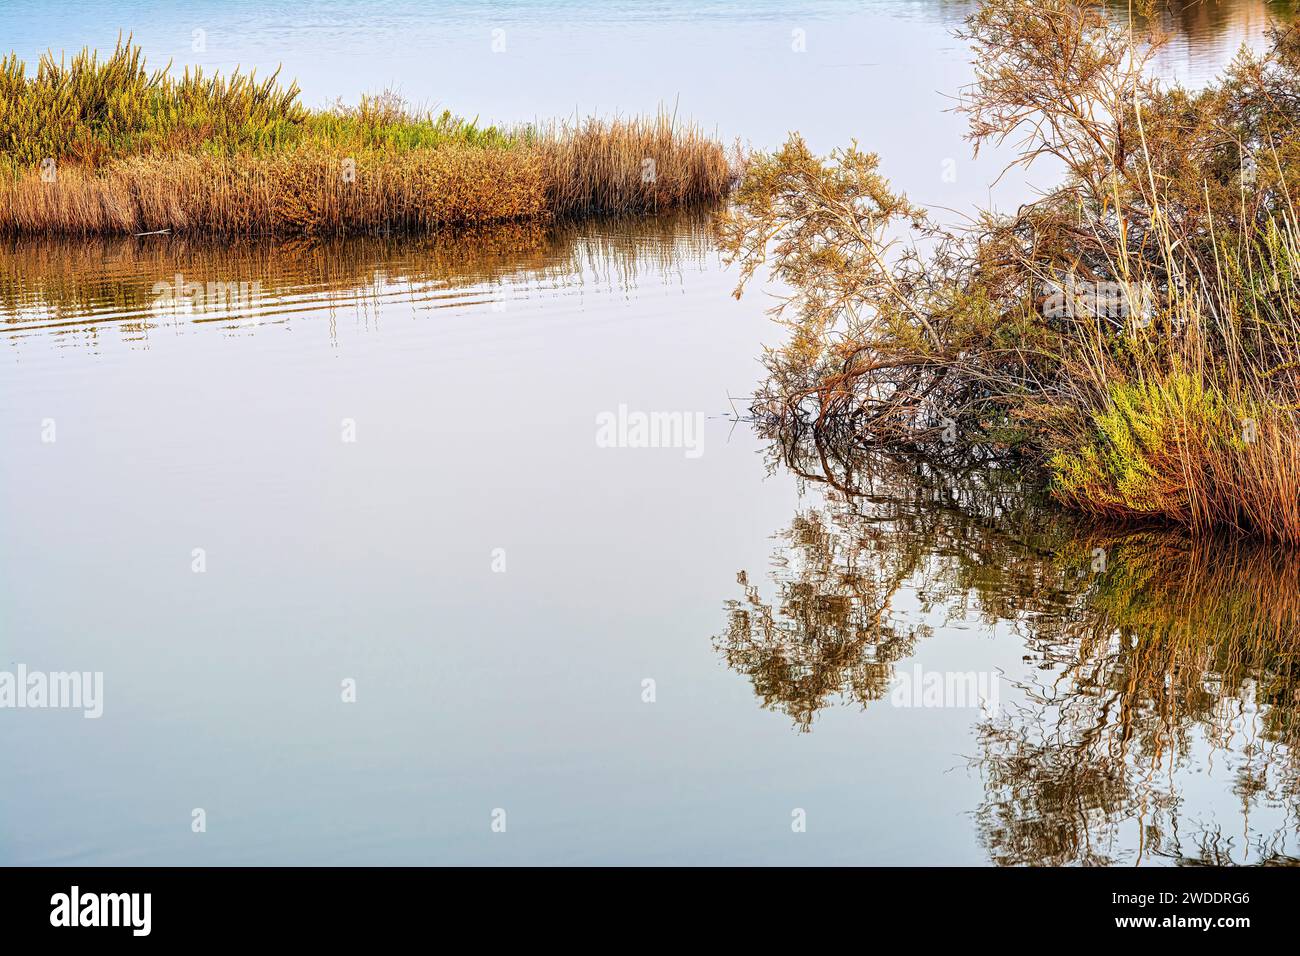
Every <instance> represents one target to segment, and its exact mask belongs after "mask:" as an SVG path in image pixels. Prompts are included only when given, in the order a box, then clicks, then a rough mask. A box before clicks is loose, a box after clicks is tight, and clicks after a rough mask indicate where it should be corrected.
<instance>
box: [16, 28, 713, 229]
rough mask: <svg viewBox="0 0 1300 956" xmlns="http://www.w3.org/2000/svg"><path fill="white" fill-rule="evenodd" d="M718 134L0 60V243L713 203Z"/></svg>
mask: <svg viewBox="0 0 1300 956" xmlns="http://www.w3.org/2000/svg"><path fill="white" fill-rule="evenodd" d="M732 178H733V169H732V163H731V161H730V160H729V159H728V156H727V153H726V151H725V150H724V149H723V147H722V146H721V144H719V143H718V142H717V141H716V140H715V139H713V138H711V137H709V136H707V135H706V134H704V133H703V132H702V131H701V130H699V129H698V128H696V127H694V126H691V125H689V124H681V123H678V122H677V121H676V119H675V117H673V116H669V115H667V114H660V115H659V116H656V117H653V118H641V119H615V120H609V121H600V120H589V121H587V122H585V123H577V124H567V123H555V124H551V125H546V126H540V127H538V126H526V127H519V128H512V129H504V128H499V127H494V126H481V125H479V124H478V123H477V122H476V121H469V120H464V119H460V118H457V117H455V116H453V115H452V114H451V113H450V112H441V113H438V112H430V111H420V110H413V109H410V108H408V107H407V106H406V105H405V104H404V103H403V102H402V101H401V100H400V99H398V98H397V97H395V96H392V95H391V94H385V95H381V96H375V97H363V98H362V100H361V102H360V104H359V105H357V106H356V107H345V106H342V105H339V106H335V107H334V108H333V109H330V110H326V111H311V110H307V109H305V108H304V107H303V106H302V105H301V104H300V103H299V101H298V88H297V86H296V85H293V84H290V85H289V86H287V87H286V86H283V85H282V84H280V83H279V82H278V76H277V75H275V74H273V75H272V76H271V77H269V78H267V79H265V80H260V81H259V80H257V79H256V78H255V76H253V75H251V74H241V73H238V72H236V73H235V74H233V75H231V76H229V77H221V76H215V77H207V76H205V75H204V74H203V73H202V71H190V70H188V69H187V70H186V71H185V72H184V73H183V74H182V75H181V76H179V77H176V76H173V75H172V74H171V72H170V71H169V70H168V69H165V68H164V69H162V70H158V71H154V72H152V73H151V72H149V71H147V70H146V69H145V66H144V62H143V58H142V56H141V54H140V50H139V48H138V47H135V46H132V45H131V43H130V41H129V40H128V41H126V42H125V43H123V42H119V43H118V46H117V49H116V50H115V51H114V52H113V54H112V55H111V56H110V57H108V58H107V59H105V60H103V61H100V60H99V59H98V58H97V56H96V55H94V54H92V53H90V52H88V51H87V52H83V53H81V54H79V55H78V56H76V57H75V58H73V59H72V60H71V62H62V61H60V62H56V61H55V60H54V59H53V58H52V57H51V56H48V55H47V56H46V57H45V58H43V59H42V60H41V62H40V65H39V66H38V68H37V70H36V73H35V75H32V76H28V74H27V71H26V67H25V64H23V63H22V62H20V61H19V60H18V58H17V56H16V55H11V56H9V57H7V58H5V59H4V60H0V232H25V233H63V234H93V233H121V232H133V233H134V232H147V231H153V230H164V229H165V230H172V231H176V232H180V231H202V232H209V233H219V234H223V235H253V234H264V235H282V234H300V233H310V234H331V235H338V234H343V233H352V232H375V231H381V230H397V229H423V228H429V227H434V226H441V225H448V224H469V223H487V222H503V221H517V220H525V219H537V218H543V217H550V216H575V215H587V214H593V213H621V212H632V211H641V210H649V209H657V208H663V207H671V206H676V205H682V204H686V203H692V202H699V201H708V200H715V199H718V198H720V197H721V196H723V195H725V194H726V192H727V190H728V188H729V186H730V184H731V181H732Z"/></svg>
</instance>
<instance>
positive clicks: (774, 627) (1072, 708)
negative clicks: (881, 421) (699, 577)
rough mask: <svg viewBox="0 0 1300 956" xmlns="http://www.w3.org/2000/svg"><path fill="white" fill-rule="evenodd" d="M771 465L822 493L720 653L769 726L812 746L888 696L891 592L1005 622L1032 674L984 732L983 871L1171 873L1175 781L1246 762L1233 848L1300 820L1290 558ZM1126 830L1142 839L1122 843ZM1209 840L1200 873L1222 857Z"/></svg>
mask: <svg viewBox="0 0 1300 956" xmlns="http://www.w3.org/2000/svg"><path fill="white" fill-rule="evenodd" d="M772 454H773V458H774V460H776V461H779V462H780V463H781V464H782V465H787V466H789V467H790V468H791V469H792V470H794V471H795V472H796V474H798V475H799V476H800V477H801V478H804V479H806V480H807V481H809V482H810V483H815V484H819V485H822V486H824V487H825V488H826V489H827V492H826V503H825V505H824V506H823V507H821V508H819V509H816V510H813V511H810V512H807V513H802V514H799V515H796V517H795V518H794V519H793V520H792V522H791V525H790V527H789V528H788V529H787V530H785V531H783V532H782V533H781V534H780V535H779V536H778V537H779V538H780V539H781V541H782V544H781V549H780V551H779V552H778V562H777V563H778V565H781V566H783V568H784V570H782V571H781V572H779V573H776V574H774V575H773V580H774V581H775V582H776V583H777V585H778V592H777V596H776V598H775V599H774V600H773V601H772V602H771V603H770V604H768V603H764V601H763V600H762V598H761V597H760V595H759V589H758V587H757V586H755V585H751V584H750V583H749V580H748V578H747V577H745V576H744V575H742V583H744V584H745V597H744V600H743V601H742V602H731V603H729V605H728V606H729V607H731V608H733V611H732V615H733V616H732V620H731V627H730V628H729V630H728V631H727V633H726V634H725V635H723V636H722V637H719V638H718V639H716V642H715V643H716V645H717V646H718V647H719V649H720V650H721V651H722V652H723V653H724V655H725V656H726V659H727V662H728V664H729V665H730V666H732V667H733V668H735V669H736V670H737V671H739V672H740V673H742V674H745V675H746V676H747V677H749V678H750V680H751V681H752V682H753V684H754V689H755V693H756V694H757V695H758V697H759V699H760V701H761V702H762V705H763V706H764V707H765V708H771V709H779V710H782V711H784V712H785V713H787V714H788V715H790V716H791V717H792V718H793V719H794V721H795V724H796V726H797V727H798V728H799V729H800V730H801V731H808V730H810V729H811V727H812V724H813V721H814V719H815V717H816V712H817V711H818V710H819V709H820V708H822V707H824V706H827V705H828V704H829V703H830V702H831V701H832V700H833V699H834V698H835V697H837V696H838V697H840V698H841V699H843V700H845V701H847V702H850V703H857V704H859V705H863V706H865V704H866V703H868V702H870V701H871V700H876V699H879V698H880V697H882V696H884V694H885V690H886V688H887V687H888V685H889V682H890V679H891V678H892V674H893V670H892V669H893V666H894V664H896V663H897V662H898V661H899V660H900V659H901V658H902V657H903V656H905V655H908V654H911V653H912V650H913V648H914V646H915V642H916V640H917V638H918V637H919V636H921V635H922V634H924V630H923V629H921V628H916V629H913V630H908V629H907V628H906V627H905V625H904V624H903V623H902V622H901V621H899V620H892V619H891V617H890V615H891V611H890V608H891V606H892V602H893V601H894V600H895V596H896V595H897V594H899V593H901V592H904V591H906V592H910V593H913V594H915V595H916V597H917V598H919V599H920V602H921V605H922V609H923V610H929V609H930V608H932V607H933V606H936V605H937V606H945V605H946V606H948V607H959V608H963V609H966V608H968V607H971V606H973V607H975V608H977V609H978V610H979V611H980V612H981V613H982V615H983V617H984V619H985V620H988V621H990V622H995V621H1012V622H1014V627H1015V629H1016V630H1017V631H1018V632H1019V633H1021V634H1022V635H1023V638H1024V640H1025V643H1026V649H1027V651H1028V652H1029V653H1030V655H1031V657H1032V658H1033V659H1036V660H1038V661H1039V662H1040V664H1039V670H1038V671H1037V672H1035V673H1037V674H1039V675H1041V676H1038V677H1033V678H1031V679H1027V680H1026V681H1025V682H1023V683H1021V684H1018V685H1017V686H1018V687H1019V688H1020V692H1021V693H1022V695H1023V703H1022V704H1021V705H1019V707H1018V709H1016V710H1013V711H1012V712H1011V713H1010V714H1009V715H1008V716H1006V717H1004V718H1002V719H1000V720H997V721H990V722H987V723H985V724H982V725H980V727H979V730H978V740H979V751H978V756H976V757H975V758H973V765H974V766H976V767H978V768H979V769H980V771H981V775H982V777H983V779H984V782H985V791H986V792H985V800H984V802H983V804H982V805H981V807H980V808H979V809H978V810H977V811H976V814H975V816H976V819H977V821H978V824H979V826H980V830H981V835H982V839H983V841H984V843H985V845H986V846H987V847H988V849H989V852H990V854H991V856H992V857H993V859H994V861H995V862H999V863H1057V864H1067V863H1111V862H1119V861H1120V860H1121V858H1122V857H1125V856H1126V855H1127V854H1129V853H1130V852H1131V850H1132V849H1133V847H1134V846H1136V847H1138V848H1139V849H1138V851H1137V852H1139V853H1141V854H1142V855H1144V856H1145V855H1148V854H1150V855H1156V856H1161V857H1170V858H1174V857H1175V856H1176V857H1177V858H1178V859H1179V860H1180V861H1181V860H1182V859H1183V854H1182V851H1181V850H1178V849H1177V841H1178V840H1181V839H1185V838H1184V837H1181V836H1179V822H1180V813H1182V814H1184V817H1185V813H1186V811H1185V808H1183V809H1181V810H1180V805H1181V803H1182V801H1183V798H1182V797H1181V796H1180V795H1179V793H1178V789H1177V786H1178V784H1177V779H1178V774H1179V772H1180V769H1181V768H1184V767H1186V766H1187V765H1188V762H1189V760H1191V759H1193V758H1195V759H1196V760H1197V761H1198V765H1200V763H1203V762H1204V761H1205V760H1206V759H1208V754H1209V753H1221V754H1222V755H1223V756H1224V757H1225V758H1226V759H1228V760H1230V761H1239V762H1241V763H1242V770H1241V771H1240V772H1239V773H1238V775H1237V783H1236V785H1235V787H1234V790H1233V792H1234V793H1236V794H1237V796H1238V797H1239V799H1240V801H1241V804H1242V808H1243V832H1246V833H1251V832H1254V830H1253V827H1254V824H1255V821H1254V820H1253V819H1252V818H1251V815H1250V813H1249V811H1250V809H1251V808H1252V807H1255V806H1257V805H1261V804H1265V805H1270V806H1276V805H1277V804H1278V803H1279V802H1283V801H1285V802H1287V803H1288V804H1295V807H1296V811H1295V812H1296V815H1297V816H1300V759H1298V758H1297V754H1298V753H1300V750H1298V749H1297V744H1300V720H1298V719H1297V714H1296V710H1297V706H1300V552H1297V551H1294V550H1289V549H1283V548H1276V547H1269V546H1262V545H1258V544H1253V543H1250V542H1249V541H1247V540H1244V539H1239V538H1231V539H1190V538H1187V537H1185V536H1182V535H1181V534H1177V533H1169V532H1163V531H1157V530H1152V529H1138V530H1129V531H1122V530H1119V529H1116V528H1113V527H1105V526H1096V525H1092V526H1084V525H1081V524H1079V523H1078V522H1077V520H1076V519H1074V518H1072V517H1070V516H1067V515H1064V514H1062V513H1060V512H1059V511H1056V510H1054V509H1050V508H1047V509H1045V508H1042V507H1039V505H1038V504H1037V503H1036V502H1035V500H1034V498H1033V497H1032V495H1026V494H1023V493H1020V492H1021V490H1022V489H1021V488H1020V486H1018V485H1017V484H1016V483H1015V478H1014V476H1012V477H1011V478H1009V479H1005V480H1004V478H1003V476H1002V475H1000V474H998V473H997V472H996V471H994V470H992V469H989V468H984V469H982V470H981V469H975V470H970V471H967V472H965V474H964V476H963V477H961V478H953V477H951V476H952V475H953V474H954V470H953V469H950V468H948V467H947V465H945V464H943V463H940V464H935V463H933V462H926V461H916V460H912V461H900V460H899V459H897V458H884V457H882V456H878V455H876V456H873V455H871V454H869V453H867V452H865V451H863V450H862V449H861V448H860V447H859V446H852V445H850V446H847V447H844V446H834V445H832V444H831V443H828V442H825V441H822V442H804V443H800V442H798V441H795V442H784V443H778V444H777V445H776V446H774V449H773V453H772ZM957 472H958V473H960V472H961V470H960V469H957ZM949 482H952V483H951V484H949ZM782 557H784V558H785V559H786V560H784V561H781V558H782ZM741 607H743V608H744V612H745V613H744V616H739V617H738V616H737V609H739V608H741ZM1027 659H1028V658H1027ZM1248 703H1249V704H1250V705H1252V707H1251V708H1248V707H1247V704H1248ZM1254 709H1257V713H1258V716H1257V717H1255V718H1253V726H1252V727H1251V728H1250V729H1249V732H1247V733H1245V734H1243V733H1241V732H1240V729H1241V728H1240V720H1241V715H1242V714H1243V713H1245V712H1247V711H1248V710H1254ZM1294 823H1295V821H1291V824H1289V825H1288V826H1290V829H1288V828H1285V827H1284V828H1283V829H1282V830H1280V831H1279V832H1278V833H1277V834H1273V835H1271V836H1270V835H1267V834H1265V835H1260V834H1258V833H1256V835H1255V836H1254V837H1252V841H1253V842H1252V843H1251V845H1250V849H1249V853H1250V855H1251V857H1252V858H1254V859H1256V860H1261V861H1262V860H1266V859H1267V860H1273V861H1275V862H1281V861H1285V860H1288V859H1289V857H1288V856H1287V854H1288V853H1289V852H1292V851H1290V850H1288V849H1287V840H1288V839H1294V838H1295V835H1296V833H1297V832H1300V830H1296V829H1295V828H1294V826H1293V824H1294ZM1182 824H1183V830H1186V829H1187V819H1186V818H1184V819H1183V820H1182ZM1121 825H1132V826H1137V827H1138V828H1139V833H1140V835H1141V837H1140V839H1139V840H1136V841H1135V842H1134V843H1132V844H1129V843H1125V842H1123V841H1121V837H1120V834H1121V830H1120V827H1121ZM1191 832H1192V833H1193V838H1195V839H1201V835H1202V832H1201V828H1200V826H1199V824H1198V826H1197V828H1195V829H1193V830H1192V831H1191ZM1205 839H1206V840H1207V841H1208V842H1205V847H1204V852H1203V853H1202V854H1201V855H1203V856H1206V858H1208V859H1216V858H1218V856H1219V853H1218V849H1216V845H1215V844H1214V842H1213V840H1212V839H1210V838H1209V837H1208V836H1207V837H1205ZM1219 849H1221V848H1219ZM1241 849H1242V850H1244V849H1245V848H1244V847H1242V848H1241ZM1198 852H1199V851H1198ZM1195 855H1196V854H1195V853H1194V854H1193V856H1195Z"/></svg>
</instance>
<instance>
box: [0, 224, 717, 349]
mask: <svg viewBox="0 0 1300 956" xmlns="http://www.w3.org/2000/svg"><path fill="white" fill-rule="evenodd" d="M709 222H710V214H709V212H708V211H707V210H691V211H680V212H676V213H671V214H663V215H657V216H642V217H629V218H618V219H605V220H586V221H583V222H580V223H572V222H560V223H553V224H550V225H545V226H543V225H537V224H507V225H502V226H494V227H484V228H481V229H471V230H457V231H456V232H455V233H450V232H448V233H433V234H428V235H421V236H413V237H400V238H376V237H357V238H351V239H331V240H321V241H297V242H274V241H269V240H268V241H256V240H249V241H243V242H233V243H230V242H212V241H204V240H200V239H192V238H184V237H172V236H143V237H136V238H116V237H114V238H92V239H84V240H70V239H33V238H9V239H7V240H3V241H0V329H4V328H7V329H10V330H23V331H29V330H33V329H37V328H43V327H49V326H77V325H82V324H85V323H88V322H94V321H118V322H134V323H139V324H144V325H148V324H150V323H151V322H155V321H157V320H158V316H157V315H155V314H154V313H153V312H152V311H151V310H152V307H153V306H154V304H155V300H156V293H155V291H154V287H155V284H156V283H158V282H160V281H161V282H171V281H173V277H174V276H175V275H177V274H180V275H182V276H185V277H186V278H187V279H194V280H198V281H200V282H203V281H213V280H215V281H217V282H220V283H229V284H239V283H250V284H252V283H257V285H258V288H259V292H260V298H259V301H258V302H257V303H254V304H253V307H252V308H251V309H248V310H245V312H244V314H245V315H252V316H254V317H255V316H256V315H258V314H261V313H262V312H263V311H265V312H271V313H284V312H289V311H298V310H301V309H307V308H319V307H321V306H330V305H338V304H342V303H345V302H352V301H356V300H358V299H360V298H373V297H375V296H377V295H380V294H381V293H382V291H383V290H384V289H388V290H390V291H392V292H393V293H394V294H398V293H400V294H401V296H402V298H403V299H410V298H411V297H412V295H414V296H416V297H417V298H418V297H419V296H421V295H426V296H428V297H431V298H436V297H437V296H438V294H439V292H440V291H442V292H445V290H450V289H459V288H466V287H470V286H476V285H492V284H497V283H504V282H514V281H518V280H524V279H528V280H534V279H536V280H543V281H549V282H554V283H560V282H565V281H571V280H573V279H574V278H575V277H579V276H581V275H583V274H584V273H586V274H594V275H596V276H600V277H602V278H606V279H608V281H610V282H611V283H616V284H617V285H619V286H620V287H625V288H626V287H630V286H632V285H634V284H635V282H636V281H637V278H638V276H640V275H641V274H642V273H645V272H649V273H651V274H666V273H669V272H672V271H675V270H676V269H678V268H680V267H681V266H682V265H684V264H687V263H700V262H702V261H703V260H704V259H705V257H707V255H708V254H709V251H710V248H711V245H710V238H709V236H710V233H709Z"/></svg>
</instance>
